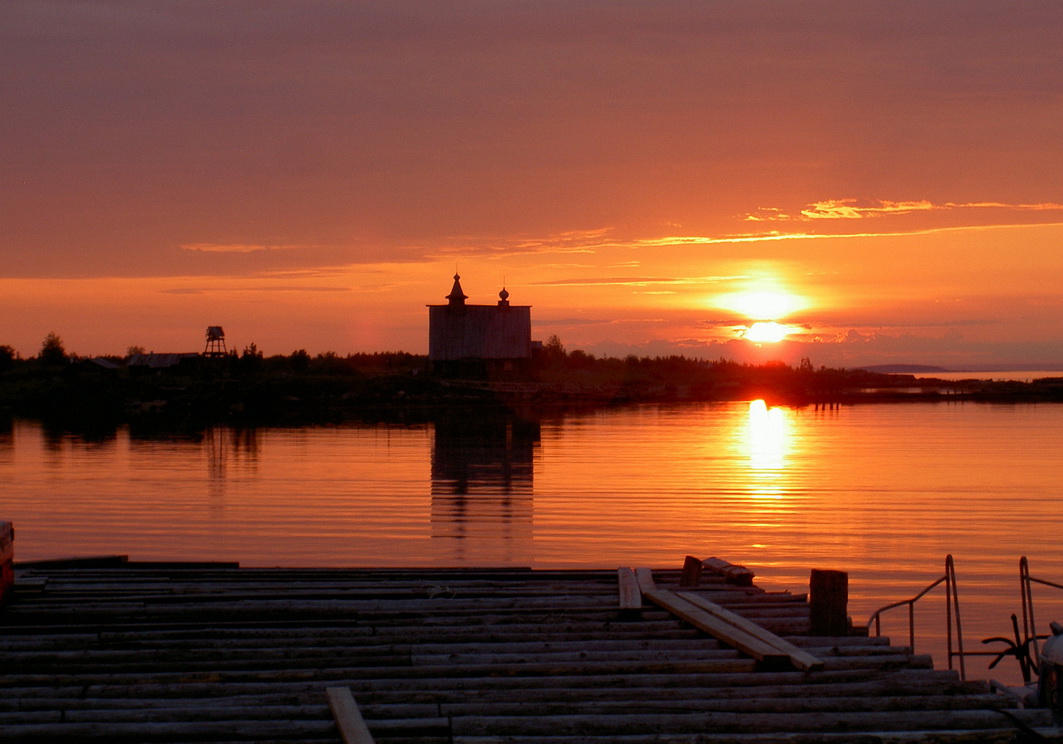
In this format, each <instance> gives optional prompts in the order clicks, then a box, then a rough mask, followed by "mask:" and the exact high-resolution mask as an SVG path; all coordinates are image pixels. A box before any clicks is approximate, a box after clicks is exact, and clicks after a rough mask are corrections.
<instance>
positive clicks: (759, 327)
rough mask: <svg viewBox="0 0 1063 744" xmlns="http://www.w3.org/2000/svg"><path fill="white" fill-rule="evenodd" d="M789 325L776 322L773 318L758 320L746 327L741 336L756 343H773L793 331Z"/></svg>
mask: <svg viewBox="0 0 1063 744" xmlns="http://www.w3.org/2000/svg"><path fill="white" fill-rule="evenodd" d="M793 331H794V329H793V328H792V327H791V326H788V325H783V324H782V323H776V322H775V321H774V320H758V321H757V322H756V323H754V324H753V325H751V326H749V328H747V329H746V331H745V333H743V334H742V338H744V339H746V340H747V341H753V342H754V343H758V344H774V343H778V342H779V341H782V340H783V339H784V338H786V337H787V336H789V335H790V334H791V333H793Z"/></svg>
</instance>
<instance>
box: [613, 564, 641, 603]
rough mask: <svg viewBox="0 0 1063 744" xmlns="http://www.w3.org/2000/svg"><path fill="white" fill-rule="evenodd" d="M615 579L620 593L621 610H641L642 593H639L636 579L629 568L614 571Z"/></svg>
mask: <svg viewBox="0 0 1063 744" xmlns="http://www.w3.org/2000/svg"><path fill="white" fill-rule="evenodd" d="M616 578H617V582H618V589H619V593H620V609H621V610H638V609H641V608H642V592H640V591H639V583H638V579H636V578H635V572H634V571H632V570H631V569H630V568H626V567H625V568H618V569H616Z"/></svg>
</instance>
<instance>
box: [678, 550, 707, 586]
mask: <svg viewBox="0 0 1063 744" xmlns="http://www.w3.org/2000/svg"><path fill="white" fill-rule="evenodd" d="M702 565H703V564H702V562H701V559H699V558H695V557H694V556H692V555H688V556H687V557H686V558H684V559H683V574H682V576H680V577H679V586H697V585H698V582H699V581H701V568H702Z"/></svg>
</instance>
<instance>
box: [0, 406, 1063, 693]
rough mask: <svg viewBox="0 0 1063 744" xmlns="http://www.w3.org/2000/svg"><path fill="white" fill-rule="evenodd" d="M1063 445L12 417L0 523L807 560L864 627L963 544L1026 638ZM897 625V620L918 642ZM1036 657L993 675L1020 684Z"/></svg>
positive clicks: (58, 532)
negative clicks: (51, 428)
mask: <svg viewBox="0 0 1063 744" xmlns="http://www.w3.org/2000/svg"><path fill="white" fill-rule="evenodd" d="M1061 441H1063V406H1058V405H1051V404H1040V405H988V404H974V403H951V404H945V403H942V404H928V403H913V404H892V405H862V406H849V407H841V408H827V409H815V408H802V409H783V408H776V409H768V408H767V407H765V406H764V405H763V404H762V403H756V402H755V403H753V404H750V403H748V402H746V403H725V404H704V405H681V406H678V405H677V406H639V407H633V408H626V409H612V410H600V411H595V412H590V413H581V414H569V415H565V416H563V417H547V418H543V419H541V420H538V421H534V422H531V421H527V420H523V419H517V418H509V419H506V418H499V417H485V416H483V415H482V413H480V412H477V411H468V412H457V413H455V414H453V415H450V416H447V417H440V418H439V419H438V420H436V421H434V422H432V423H426V424H417V425H409V426H397V425H366V426H344V427H335V428H299V429H259V430H249V431H238V430H230V429H226V428H218V429H215V430H211V431H208V432H206V434H205V435H204V436H203V437H202V438H194V439H138V438H134V437H132V436H131V435H130V433H129V432H128V431H125V430H120V431H119V432H118V434H117V436H116V437H114V438H112V439H108V440H105V441H99V442H86V441H84V440H82V439H80V438H77V437H73V436H49V435H47V434H46V433H45V432H44V431H42V429H41V427H40V426H39V425H38V424H36V423H33V422H28V421H15V422H14V424H13V425H12V428H11V430H10V431H7V432H3V433H0V482H3V483H6V484H7V485H6V486H5V487H4V496H3V499H2V502H0V519H5V520H10V521H12V522H14V523H15V526H16V530H17V539H16V543H15V550H16V559H17V560H33V559H39V558H53V557H59V556H73V555H99V554H115V553H120V554H127V555H129V556H130V558H131V559H134V560H233V561H239V562H240V563H241V564H243V565H248V566H256V565H258V566H261V565H283V566H381V565H384V566H403V567H408V566H450V565H465V566H472V565H521V566H532V567H543V568H545V567H583V566H591V567H607V568H613V567H616V566H620V565H632V566H636V565H650V566H661V567H663V566H679V565H681V562H682V559H683V556H684V555H686V554H692V555H696V556H699V557H709V556H718V557H722V558H725V559H727V560H730V561H732V562H735V563H741V564H744V565H747V566H749V567H750V568H752V569H753V570H754V571H755V572H756V573H757V576H758V579H757V580H758V583H760V584H761V585H763V586H765V587H766V588H771V589H790V590H792V591H795V592H804V591H807V587H808V574H809V570H810V569H811V568H825V569H840V570H844V571H847V572H848V573H849V576H850V614H851V615H852V616H853V618H854V621H855V622H857V623H863V622H866V620H867V618H868V616H869V615H870V614H871V612H873V611H874V609H876V608H877V607H880V606H882V605H884V604H886V603H888V602H891V601H894V600H898V599H906V598H908V597H911V596H913V595H915V594H916V593H918V591H919V590H921V589H922V588H923V587H925V586H926V585H928V584H930V583H931V582H932V581H933V580H935V579H936V578H938V577H939V576H940V575H941V574H942V573H943V562H944V558H945V555H946V554H949V553H951V554H953V555H954V556H955V559H956V567H957V574H958V579H959V586H960V592H961V601H962V611H963V620H964V634H965V638H966V639H967V645H968V648H970V647H972V646H979V644H978V643H977V641H978V640H980V639H981V638H984V637H986V636H989V635H1008V636H1010V635H1011V629H1010V621H1009V619H1008V617H1009V615H1010V614H1011V613H1013V612H1016V613H1017V612H1019V607H1020V605H1019V590H1018V578H1017V572H1018V568H1017V566H1018V559H1019V556H1021V555H1027V556H1029V560H1030V564H1031V570H1032V573H1033V574H1034V575H1035V576H1039V577H1044V578H1049V579H1052V580H1055V581H1061V580H1063V551H1060V550H1059V547H1060V535H1061V534H1063V530H1061V527H1063V516H1061V515H1060V510H1059V509H1058V496H1059V492H1060V489H1059V485H1058V483H1059V478H1060V475H1061V467H1060V466H1061V464H1063V458H1061V456H1060V452H1059V444H1060V442H1061ZM1056 595H1060V596H1058V597H1057V596H1056ZM1037 598H1038V604H1037V608H1038V620H1039V621H1040V622H1039V625H1040V626H1041V628H1040V629H1041V630H1042V632H1044V631H1045V630H1046V626H1047V622H1048V620H1051V619H1060V620H1063V604H1061V602H1060V600H1061V599H1063V592H1053V590H1050V589H1038V590H1037ZM943 603H944V598H943V595H942V594H941V592H940V590H938V592H937V593H936V595H932V596H931V597H930V598H929V599H928V600H924V603H921V605H920V609H919V611H918V613H917V623H918V627H919V630H920V637H923V636H925V637H926V638H927V641H926V646H925V647H923V648H919V649H918V650H920V651H933V652H935V655H936V657H937V658H938V661H937V665H938V666H943V665H944V663H945V660H944V657H943V653H942V650H943V645H942V641H941V636H942V634H943V632H944V621H943V619H941V617H940V616H941V614H942V608H943ZM895 617H896V621H894V620H888V621H887V623H886V625H885V627H884V629H885V631H886V632H887V633H889V634H890V635H892V636H894V638H895V640H897V641H898V642H902V643H903V642H906V639H907V629H906V625H903V624H901V623H900V621H902V620H904V619H905V615H904V613H903V612H896V613H895ZM993 648H996V649H998V650H999V649H1001V648H1003V646H1000V645H999V644H998V645H997V646H994V647H993ZM982 667H983V671H982V672H981V673H975V675H974V676H985V672H984V663H983V664H982ZM1017 669H1018V667H1017V665H1016V664H1015V663H1014V661H1011V660H1007V661H1005V662H1004V663H1003V665H1002V667H1000V668H998V669H997V670H994V671H993V672H992V675H993V676H997V677H1000V678H1004V679H1005V680H1006V681H1015V677H1016V675H1017Z"/></svg>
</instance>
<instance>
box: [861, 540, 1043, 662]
mask: <svg viewBox="0 0 1063 744" xmlns="http://www.w3.org/2000/svg"><path fill="white" fill-rule="evenodd" d="M942 584H944V585H945V624H946V630H945V638H946V645H947V658H948V667H949V669H952V668H953V659H958V661H959V673H960V679H964V680H965V679H967V668H966V664H965V659H966V657H968V656H995V657H997V660H996V661H994V662H993V663H992V664H990V665H989V668H990V669H992V668H993V667H994V666H995V665H996V663H997V661H999V660H1000V659H1001V658H1003V657H1005V656H1014V657H1015V658H1016V660H1017V661H1018V662H1019V666H1020V668H1021V670H1022V676H1023V681H1024V682H1027V683H1028V682H1029V681H1030V672H1031V671H1032V672H1034V673H1036V672H1037V671H1038V660H1039V658H1040V657H1039V649H1038V645H1037V644H1038V640H1040V639H1039V638H1038V636H1037V633H1036V632H1035V629H1036V627H1037V622H1036V619H1035V618H1034V606H1033V585H1034V584H1040V585H1042V586H1048V587H1052V588H1053V589H1061V590H1063V584H1059V583H1056V582H1054V581H1048V580H1047V579H1041V578H1037V577H1036V576H1031V575H1030V564H1029V562H1028V561H1027V559H1026V556H1022V557H1021V558H1020V559H1019V588H1020V592H1021V595H1022V628H1021V633H1020V628H1019V626H1018V621H1017V618H1016V617H1015V615H1014V614H1013V615H1012V616H1011V622H1012V626H1013V627H1014V631H1015V638H1014V641H1012V640H1011V639H1008V638H1003V637H995V638H987V639H985V640H984V641H982V642H983V643H989V642H993V641H998V642H999V641H1003V642H1004V643H1006V644H1007V645H1008V648H1007V649H1006V650H1005V651H1004V652H998V651H967V650H965V649H964V646H963V624H962V623H961V621H960V595H959V591H958V589H957V586H956V566H955V562H954V561H953V558H952V556H951V555H947V556H945V575H944V576H941V577H940V578H938V579H936V580H935V581H934V582H933V583H931V584H930V585H929V586H927V587H926V588H925V589H923V591H921V592H919V593H918V594H916V595H915V596H914V597H912V598H911V599H904V600H901V601H900V602H893V603H892V604H888V605H886V606H885V607H881V608H879V609H877V610H875V612H874V613H872V615H871V617H870V618H869V619H868V621H867V629H868V632H871V630H872V628H873V629H874V633H875V635H876V636H881V635H882V614H883V613H885V612H888V611H889V610H893V609H896V608H898V607H907V608H908V645H909V647H910V648H911V649H912V651H913V652H914V651H915V603H916V602H918V601H919V600H921V599H922V598H923V597H925V596H926V595H928V594H929V593H930V592H932V591H933V590H934V589H936V588H937V587H939V586H940V585H942ZM954 626H955V633H954V632H953V627H954ZM1047 637H1048V636H1045V635H1042V636H1040V638H1047Z"/></svg>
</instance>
